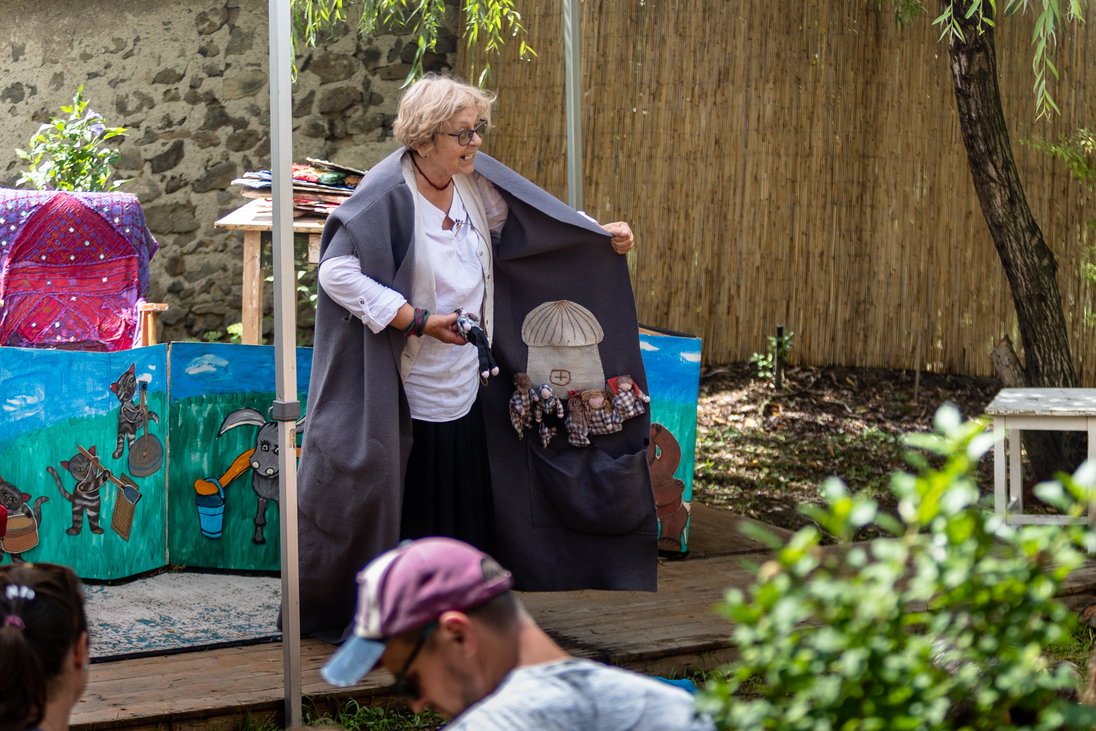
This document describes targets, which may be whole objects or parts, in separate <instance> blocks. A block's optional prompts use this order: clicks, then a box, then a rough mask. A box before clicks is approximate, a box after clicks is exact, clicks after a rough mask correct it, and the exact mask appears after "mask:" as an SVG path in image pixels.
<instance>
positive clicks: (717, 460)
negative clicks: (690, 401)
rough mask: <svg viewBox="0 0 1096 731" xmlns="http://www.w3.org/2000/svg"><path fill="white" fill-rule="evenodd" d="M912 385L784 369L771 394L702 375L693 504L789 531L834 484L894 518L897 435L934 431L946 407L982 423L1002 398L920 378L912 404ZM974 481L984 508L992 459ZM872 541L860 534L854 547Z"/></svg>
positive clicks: (878, 372) (980, 385)
mask: <svg viewBox="0 0 1096 731" xmlns="http://www.w3.org/2000/svg"><path fill="white" fill-rule="evenodd" d="M914 377H915V376H914V373H913V372H912V371H908V372H903V371H889V370H885V369H880V368H841V367H833V368H790V369H788V371H787V374H786V383H785V388H784V390H783V391H782V393H781V394H777V393H776V392H775V391H774V390H773V387H772V383H771V381H768V382H766V381H761V380H758V379H757V378H756V377H754V371H753V369H752V368H751V367H750V366H748V365H746V364H736V365H730V366H721V367H715V368H706V369H705V370H704V372H703V374H702V378H701V383H700V403H699V409H698V414H697V450H696V470H695V473H694V478H693V496H694V497H693V499H694V500H697V501H698V502H701V503H704V504H706V505H711V506H713V507H718V508H722V509H725V510H730V511H732V512H735V513H738V514H740V515H745V516H749V517H751V518H756V519H757V520H761V521H764V522H766V523H770V524H772V525H776V526H779V527H782V528H788V529H791V530H796V529H798V528H801V527H803V526H804V525H807V524H808V523H809V522H810V520H809V519H808V518H807V517H805V516H803V515H802V514H801V513H800V512H799V511H798V506H799V505H801V504H803V503H815V504H821V502H822V492H821V490H822V483H823V482H824V481H825V479H826V478H827V477H831V476H837V477H840V478H841V479H843V480H844V481H845V482H846V484H848V486H849V489H850V490H851V491H853V492H859V491H862V490H863V491H867V492H868V494H870V495H871V496H872V497H874V498H876V499H877V500H879V501H880V504H881V507H882V509H884V510H887V511H892V510H893V508H894V505H895V503H894V499H893V496H892V495H891V493H890V491H889V490H888V485H889V483H890V476H891V473H892V472H894V470H896V469H901V468H906V467H908V465H906V464H905V462H904V461H903V458H902V454H903V451H904V448H903V446H902V444H901V442H900V437H901V435H902V434H906V433H910V432H926V431H931V430H932V419H933V415H934V414H935V413H936V409H937V408H938V407H939V406H940V405H941V404H943V403H946V402H950V403H953V404H955V405H956V406H958V407H959V410H960V412H961V413H962V414H963V416H964V417H966V418H973V417H976V416H979V415H981V414H982V411H983V410H984V409H985V407H986V405H988V404H989V402H990V401H992V400H993V397H994V396H995V395H996V393H997V391H998V390H999V389H1000V382H999V381H998V380H997V379H992V378H970V377H963V376H943V375H937V374H931V373H922V374H921V388H920V394H919V399H918V400H917V402H916V403H915V402H914V400H913V395H914ZM977 476H978V486H979V488H980V489H981V491H982V494H983V496H984V497H986V498H987V499H988V498H989V496H990V495H992V492H993V464H992V455H987V456H986V457H984V458H983V459H982V461H981V463H980V465H979V468H978V472H977ZM872 535H874V533H873V531H872V529H866V530H864V531H861V532H860V533H859V534H858V536H857V537H858V538H868V537H871V536H872Z"/></svg>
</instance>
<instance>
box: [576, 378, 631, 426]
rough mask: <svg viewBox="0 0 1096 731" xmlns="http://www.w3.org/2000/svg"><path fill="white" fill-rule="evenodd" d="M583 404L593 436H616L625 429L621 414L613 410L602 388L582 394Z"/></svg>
mask: <svg viewBox="0 0 1096 731" xmlns="http://www.w3.org/2000/svg"><path fill="white" fill-rule="evenodd" d="M582 403H583V406H585V408H586V414H587V417H588V420H589V424H590V433H591V434H614V433H616V432H618V431H620V430H621V429H623V428H624V426H623V423H622V422H623V421H624V419H622V418H621V416H620V414H619V413H617V411H616V409H614V408H613V403H612V401H610V400H609V396H608V395H607V393H606V392H605V391H604V390H603V389H600V388H591V389H589V390H587V391H583V392H582Z"/></svg>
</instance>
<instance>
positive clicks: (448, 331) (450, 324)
mask: <svg viewBox="0 0 1096 731" xmlns="http://www.w3.org/2000/svg"><path fill="white" fill-rule="evenodd" d="M458 317H459V315H458V314H457V313H456V312H451V313H449V314H448V315H430V317H428V318H426V327H425V328H424V329H423V335H429V336H430V337H432V338H436V339H438V340H440V341H442V342H443V343H449V344H451V345H467V344H468V341H467V340H465V339H464V336H463V335H461V333H460V330H458V329H457V318H458Z"/></svg>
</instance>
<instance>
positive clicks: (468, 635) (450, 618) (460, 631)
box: [436, 611, 480, 658]
mask: <svg viewBox="0 0 1096 731" xmlns="http://www.w3.org/2000/svg"><path fill="white" fill-rule="evenodd" d="M438 630H440V631H441V632H442V636H443V637H444V638H445V639H446V640H448V641H450V642H452V643H454V644H455V645H457V646H458V647H459V648H460V651H461V653H462V654H463V655H464V656H465V657H466V658H472V657H474V656H475V655H476V653H477V652H479V641H480V638H479V628H478V627H477V626H476V624H475V623H474V622H472V620H471V619H469V618H468V615H467V614H465V613H464V612H456V611H449V612H446V613H445V614H443V615H441V616H440V617H438ZM438 630H436V631H438Z"/></svg>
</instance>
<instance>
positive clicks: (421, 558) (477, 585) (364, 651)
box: [320, 538, 514, 687]
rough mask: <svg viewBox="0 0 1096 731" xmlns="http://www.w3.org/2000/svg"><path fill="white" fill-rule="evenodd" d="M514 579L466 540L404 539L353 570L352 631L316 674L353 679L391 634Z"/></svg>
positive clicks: (336, 680) (480, 598) (462, 606)
mask: <svg viewBox="0 0 1096 731" xmlns="http://www.w3.org/2000/svg"><path fill="white" fill-rule="evenodd" d="M513 585H514V578H513V577H512V576H511V575H510V572H509V571H507V570H505V569H504V568H502V567H501V566H499V565H498V563H497V562H496V561H495V559H493V558H491V557H490V556H488V555H487V554H486V553H483V552H482V551H479V550H477V549H475V548H473V547H472V546H469V545H468V544H467V543H463V542H461V541H458V540H455V539H453V538H421V539H419V540H417V541H405V542H403V543H401V544H400V546H399V547H398V548H394V549H392V550H391V551H388V552H387V553H383V554H381V555H380V556H377V558H375V559H373V560H372V561H370V562H369V564H368V565H367V566H366V567H365V568H364V569H362V570H361V572H359V573H358V611H357V614H356V615H355V617H354V635H353V636H352V637H351V638H350V639H348V640H347V641H346V642H344V643H343V644H342V646H341V647H340V648H339V649H338V650H336V651H335V653H334V654H333V655H332V656H331V657H330V659H328V661H327V663H326V664H325V665H324V666H323V668H321V670H320V674H321V675H322V676H323V678H324V680H326V681H327V682H329V683H331V684H332V685H337V686H339V687H346V686H348V685H353V684H355V683H357V682H358V681H359V680H361V679H362V676H364V675H365V674H366V673H368V672H369V671H370V670H372V669H373V668H374V667H375V666H376V664H377V662H378V661H379V660H380V659H381V656H382V655H383V654H384V650H385V648H386V647H387V646H388V641H389V640H390V639H391V638H393V637H395V636H396V635H399V634H403V633H404V632H410V631H411V630H414V629H419V628H420V627H425V626H426V625H428V624H430V623H431V622H433V621H434V620H436V619H437V618H438V617H440V616H441V615H442V614H444V613H445V612H448V611H463V610H466V609H471V608H473V607H477V606H479V605H480V604H483V603H484V602H486V601H488V600H489V599H493V598H494V597H496V596H498V595H499V594H502V593H503V592H505V591H507V590H509V589H510V587H511V586H513Z"/></svg>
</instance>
